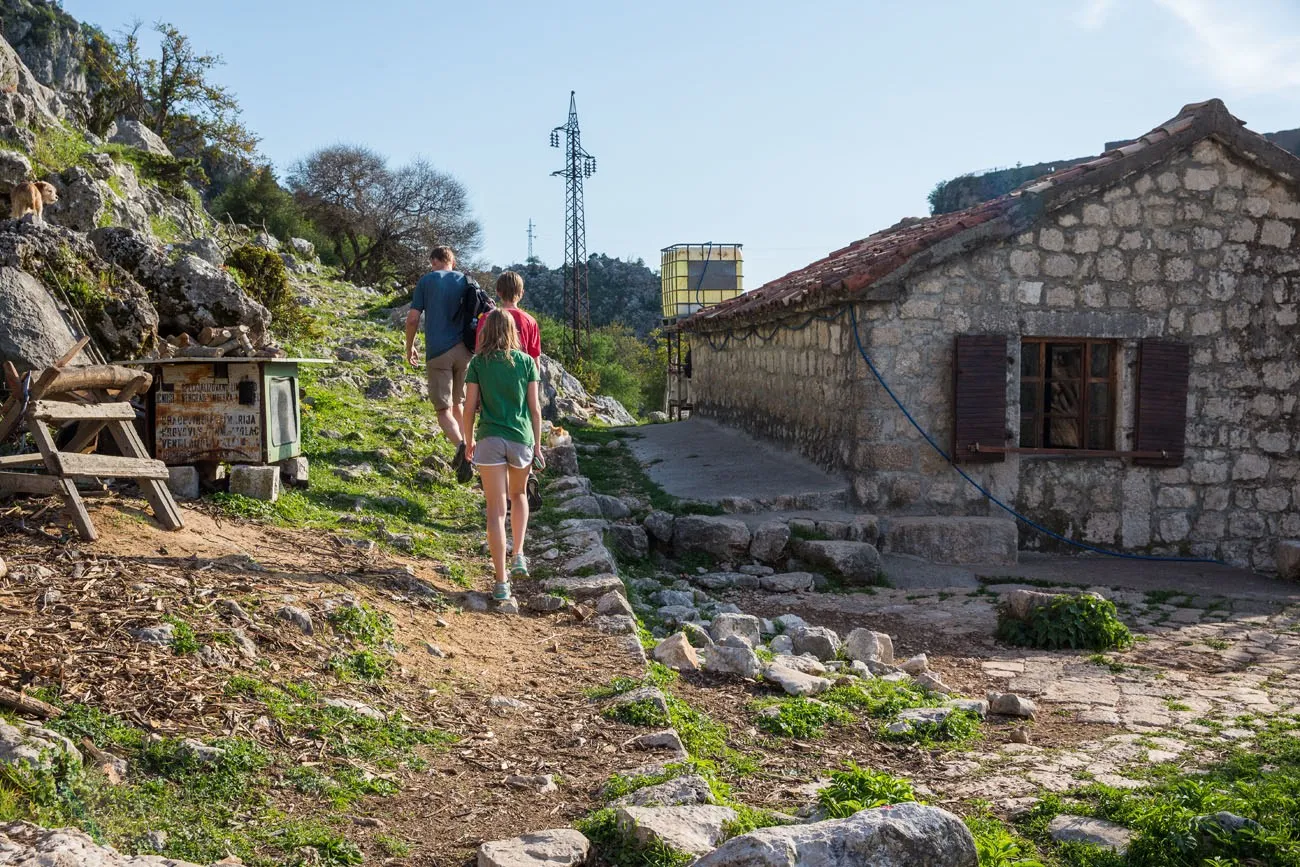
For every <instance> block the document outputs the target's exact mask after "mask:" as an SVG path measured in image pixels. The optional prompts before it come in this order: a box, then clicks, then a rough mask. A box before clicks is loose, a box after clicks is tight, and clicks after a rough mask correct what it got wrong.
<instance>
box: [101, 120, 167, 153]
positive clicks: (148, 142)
mask: <svg viewBox="0 0 1300 867" xmlns="http://www.w3.org/2000/svg"><path fill="white" fill-rule="evenodd" d="M108 140H109V141H110V142H112V143H113V144H120V145H126V146H127V147H132V148H135V149H136V150H142V151H144V152H145V153H150V154H154V155H155V156H160V157H169V156H171V155H172V152H171V148H169V147H167V145H166V143H165V142H163V140H162V139H161V138H159V137H158V134H157V133H156V132H154V131H153V130H151V129H149V127H147V126H145V125H144V124H142V123H140V121H138V120H119V121H117V122H116V123H114V124H113V125H112V126H110V127H109V128H108Z"/></svg>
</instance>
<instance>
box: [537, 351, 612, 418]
mask: <svg viewBox="0 0 1300 867" xmlns="http://www.w3.org/2000/svg"><path fill="white" fill-rule="evenodd" d="M538 367H539V368H540V371H539V372H540V373H541V377H542V394H541V397H542V417H543V418H545V419H548V420H550V421H554V422H559V423H561V424H564V423H566V422H567V423H569V424H572V423H574V422H575V421H576V422H578V423H583V424H585V423H590V422H597V423H599V424H603V425H610V426H612V427H623V426H627V425H634V424H636V418H635V417H634V416H633V415H632V414H631V413H630V412H628V411H627V410H626V409H625V408H624V407H623V405H622V404H621V403H619V402H618V401H617V400H615V399H614V398H612V397H607V396H605V395H596V396H593V395H590V394H588V393H587V389H586V388H584V387H583V385H582V383H581V382H579V381H578V378H577V377H576V376H574V375H573V374H571V373H569V372H568V371H567V370H565V369H564V365H562V364H561V363H560V362H559V361H557V360H556V359H554V358H552V357H551V356H549V355H546V354H544V353H543V355H542V357H541V360H540V364H539V365H538Z"/></svg>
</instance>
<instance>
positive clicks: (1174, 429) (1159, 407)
mask: <svg viewBox="0 0 1300 867" xmlns="http://www.w3.org/2000/svg"><path fill="white" fill-rule="evenodd" d="M1190 358H1191V353H1190V351H1189V348H1188V346H1187V344H1186V343H1175V342H1173V341H1171V340H1143V341H1142V344H1141V347H1140V349H1139V352H1138V374H1137V412H1136V416H1137V418H1136V419H1135V422H1136V423H1135V427H1136V428H1137V442H1136V443H1135V444H1134V448H1135V449H1136V450H1137V451H1140V452H1165V453H1167V455H1168V457H1164V458H1136V459H1135V460H1134V463H1136V464H1140V465H1142V466H1146V467H1176V466H1179V465H1181V464H1182V462H1183V452H1184V444H1185V440H1186V434H1187V372H1188V369H1189V367H1190Z"/></svg>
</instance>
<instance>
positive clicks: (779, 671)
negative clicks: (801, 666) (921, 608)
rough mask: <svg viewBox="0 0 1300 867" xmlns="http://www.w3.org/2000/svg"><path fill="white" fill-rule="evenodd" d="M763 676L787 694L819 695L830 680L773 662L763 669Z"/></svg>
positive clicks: (829, 685)
mask: <svg viewBox="0 0 1300 867" xmlns="http://www.w3.org/2000/svg"><path fill="white" fill-rule="evenodd" d="M763 677H764V678H765V679H767V680H769V681H771V682H772V683H775V684H776V685H778V686H780V687H781V689H783V690H785V692H786V694H787V695H798V696H812V695H820V694H822V693H823V692H825V691H826V690H828V689H830V688H831V682H830V681H829V680H827V679H826V678H824V677H816V676H815V675H811V674H804V673H803V672H801V671H795V670H794V669H792V668H786V667H785V666H784V665H780V664H778V663H775V662H773V663H770V664H769V665H768V666H767V668H765V669H763Z"/></svg>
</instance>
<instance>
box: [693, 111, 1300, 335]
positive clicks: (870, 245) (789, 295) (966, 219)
mask: <svg viewBox="0 0 1300 867" xmlns="http://www.w3.org/2000/svg"><path fill="white" fill-rule="evenodd" d="M1242 124H1243V122H1242V121H1240V120H1238V119H1237V118H1235V117H1233V116H1232V115H1231V114H1229V113H1228V110H1227V108H1226V106H1224V104H1223V103H1222V102H1221V101H1219V100H1217V99H1212V100H1209V101H1208V102H1202V103H1195V104H1193V105H1188V106H1185V107H1184V108H1183V110H1182V111H1181V112H1179V114H1178V116H1177V117H1175V118H1174V119H1173V120H1171V121H1169V122H1168V123H1165V124H1161V125H1160V126H1158V127H1156V128H1155V129H1153V130H1152V131H1151V132H1149V133H1147V134H1146V135H1144V136H1142V137H1141V138H1138V139H1136V140H1134V141H1132V142H1130V143H1128V144H1125V145H1123V146H1120V147H1117V148H1114V149H1112V150H1108V151H1106V152H1105V153H1103V154H1102V155H1101V156H1099V157H1097V158H1095V159H1092V160H1089V161H1087V162H1084V163H1080V164H1078V165H1075V166H1071V167H1069V168H1066V169H1062V170H1061V171H1058V172H1054V173H1052V174H1049V175H1044V176H1043V177H1040V178H1036V179H1035V180H1032V181H1029V182H1028V183H1026V184H1024V185H1022V186H1021V187H1020V188H1019V189H1016V190H1014V191H1012V192H1010V193H1008V194H1007V195H1005V196H1001V197H999V198H996V199H993V200H991V201H987V202H983V203H981V204H978V205H975V206H974V207H971V208H967V209H966V210H964V211H955V212H953V213H949V214H940V215H938V216H934V217H927V218H924V219H907V220H903V221H901V222H899V223H897V224H895V225H893V226H891V227H889V228H888V229H885V230H883V231H880V232H877V233H876V234H874V235H870V236H868V237H866V238H863V239H862V240H860V241H855V242H854V243H852V244H850V245H849V246H847V247H844V248H842V249H840V250H836V251H835V252H833V253H831V254H830V255H828V256H826V258H824V259H819V260H818V261H816V262H813V263H812V264H811V265H808V266H806V267H804V268H801V269H799V270H797V271H792V272H790V273H789V274H786V275H785V276H784V277H779V278H777V279H776V280H773V281H771V282H769V283H766V284H764V285H763V286H760V287H759V288H757V289H755V290H753V291H750V292H746V293H745V294H743V295H740V296H739V297H736V298H733V299H731V300H730V301H726V302H723V303H722V304H719V305H717V306H715V307H710V308H708V309H706V310H702V311H700V312H699V313H696V314H695V315H693V316H691V317H689V318H687V319H684V320H682V321H681V322H680V323H678V327H679V328H682V329H683V330H687V331H694V330H703V331H710V330H715V329H718V328H727V327H730V326H731V325H733V324H735V323H734V322H733V320H755V319H771V318H776V317H780V316H782V315H785V313H786V311H792V310H794V309H804V310H807V309H817V308H820V307H822V306H829V305H831V304H835V303H837V302H841V301H844V300H847V299H848V298H852V297H857V296H859V295H860V294H861V293H862V291H863V290H865V289H866V288H868V287H869V286H871V285H872V284H874V283H876V282H877V281H880V280H882V279H883V278H884V277H886V276H888V275H890V274H893V273H894V272H895V271H897V270H898V269H899V268H901V267H902V266H903V265H905V264H907V263H908V262H910V261H912V260H913V259H914V258H916V257H917V256H918V255H920V254H923V253H927V252H934V251H935V248H936V247H937V246H938V245H940V244H941V243H942V242H944V241H948V240H950V239H957V240H958V241H960V240H961V238H960V237H959V236H966V237H967V238H969V236H968V235H967V233H969V232H970V230H972V229H975V228H976V227H980V226H985V227H986V229H989V230H990V231H987V232H985V233H981V234H983V235H985V236H987V237H1005V236H1006V235H1008V234H1011V233H1013V232H1017V231H1023V230H1024V229H1025V228H1027V227H1028V225H1029V224H1031V223H1032V220H1033V218H1034V217H1036V216H1037V215H1038V214H1040V213H1041V212H1042V210H1043V208H1044V207H1045V206H1046V205H1048V204H1050V203H1053V202H1058V201H1062V200H1065V199H1068V198H1069V197H1070V194H1071V192H1073V191H1075V190H1077V189H1080V188H1082V189H1083V190H1084V191H1085V192H1086V191H1087V190H1088V189H1091V187H1092V182H1093V181H1096V182H1098V183H1111V182H1113V180H1114V179H1115V178H1116V177H1119V176H1122V175H1124V174H1128V173H1130V172H1133V171H1139V170H1141V169H1142V168H1144V167H1145V166H1146V165H1148V164H1150V163H1153V162H1155V161H1157V160H1159V159H1162V158H1163V157H1164V156H1166V155H1167V154H1168V153H1169V152H1170V151H1172V150H1173V149H1175V148H1178V147H1185V146H1188V145H1190V144H1191V143H1193V142H1195V141H1198V140H1199V139H1200V138H1204V137H1205V136H1206V135H1210V134H1216V135H1217V136H1218V137H1219V138H1221V139H1225V140H1227V141H1228V142H1229V143H1233V142H1235V143H1236V144H1237V145H1238V146H1239V147H1244V148H1245V149H1246V150H1249V151H1251V153H1252V155H1254V156H1256V157H1257V158H1260V157H1262V158H1263V161H1264V162H1268V163H1272V164H1276V165H1282V166H1284V167H1286V168H1289V169H1290V172H1291V173H1292V174H1293V176H1296V177H1300V159H1297V158H1296V157H1294V156H1292V155H1291V154H1288V153H1286V152H1285V151H1283V150H1282V149H1281V148H1277V147H1275V146H1273V145H1272V144H1270V143H1269V142H1268V141H1267V140H1266V139H1264V138H1263V137H1262V136H1259V135H1257V134H1255V133H1251V132H1248V131H1245V130H1243V129H1242ZM1252 140H1255V141H1252ZM1261 147H1262V148H1266V149H1267V151H1265V152H1262V153H1256V151H1257V149H1259V148H1261ZM1274 152H1275V153H1274ZM1283 158H1285V159H1283ZM1287 160H1289V161H1290V162H1289V163H1287V162H1286V161H1287ZM996 223H1000V224H1001V225H996ZM972 234H974V233H972ZM975 240H978V239H975ZM959 246H960V245H959Z"/></svg>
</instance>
